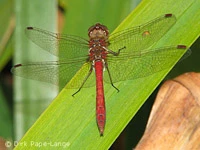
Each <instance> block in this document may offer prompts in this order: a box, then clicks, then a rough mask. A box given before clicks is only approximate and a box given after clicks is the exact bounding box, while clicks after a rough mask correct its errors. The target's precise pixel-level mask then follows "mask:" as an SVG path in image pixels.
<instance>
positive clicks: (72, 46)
mask: <svg viewBox="0 0 200 150" xmlns="http://www.w3.org/2000/svg"><path fill="white" fill-rule="evenodd" d="M25 33H26V35H27V37H28V38H29V39H30V40H31V41H33V42H34V43H35V44H36V45H38V46H39V47H41V48H42V49H44V50H46V51H48V52H50V53H51V54H53V55H56V56H59V58H60V59H62V58H64V59H69V58H70V59H71V58H77V57H79V56H84V55H87V54H88V42H87V40H85V39H83V38H81V37H78V36H72V35H64V34H59V33H52V32H49V31H46V30H42V29H39V28H35V27H27V28H26V30H25Z"/></svg>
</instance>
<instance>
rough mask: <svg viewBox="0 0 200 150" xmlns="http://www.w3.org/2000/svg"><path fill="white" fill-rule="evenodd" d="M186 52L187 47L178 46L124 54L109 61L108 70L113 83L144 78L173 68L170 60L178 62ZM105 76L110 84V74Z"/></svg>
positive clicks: (112, 57)
mask: <svg viewBox="0 0 200 150" xmlns="http://www.w3.org/2000/svg"><path fill="white" fill-rule="evenodd" d="M184 51H186V46H182V45H178V46H172V47H163V48H158V49H152V50H151V49H149V50H147V51H142V52H132V53H122V54H121V55H119V56H111V57H110V58H109V59H108V61H107V62H108V69H109V71H110V74H111V78H112V81H113V83H114V82H118V81H123V80H133V79H137V78H142V77H146V76H149V75H152V74H154V73H156V72H159V71H162V70H164V69H167V68H169V67H171V66H172V65H173V63H174V62H173V61H169V60H172V59H174V60H176V59H177V58H178V57H180V56H181V54H182V53H183V52H184ZM104 76H105V78H104V79H105V81H106V82H108V83H110V78H109V76H108V74H107V73H105V75H104Z"/></svg>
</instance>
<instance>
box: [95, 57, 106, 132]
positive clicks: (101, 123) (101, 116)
mask: <svg viewBox="0 0 200 150" xmlns="http://www.w3.org/2000/svg"><path fill="white" fill-rule="evenodd" d="M95 74H96V93H97V94H96V120H97V125H98V128H99V132H100V134H101V135H103V132H104V127H105V121H106V108H105V99H104V88H103V61H100V60H99V61H96V62H95Z"/></svg>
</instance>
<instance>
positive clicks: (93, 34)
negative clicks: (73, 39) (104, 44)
mask: <svg viewBox="0 0 200 150" xmlns="http://www.w3.org/2000/svg"><path fill="white" fill-rule="evenodd" d="M108 35H109V31H108V28H107V27H106V26H104V25H102V24H100V23H97V24H95V25H93V26H91V27H90V28H89V29H88V36H89V37H90V38H105V39H107V38H108Z"/></svg>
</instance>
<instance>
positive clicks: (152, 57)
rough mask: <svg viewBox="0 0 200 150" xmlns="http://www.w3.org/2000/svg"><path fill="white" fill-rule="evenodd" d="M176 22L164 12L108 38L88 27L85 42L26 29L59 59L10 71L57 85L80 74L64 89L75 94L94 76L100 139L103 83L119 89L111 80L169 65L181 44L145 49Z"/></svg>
mask: <svg viewBox="0 0 200 150" xmlns="http://www.w3.org/2000/svg"><path fill="white" fill-rule="evenodd" d="M175 22H176V17H175V16H174V15H172V14H165V15H163V16H160V17H158V18H156V19H154V20H152V21H150V22H148V23H146V24H143V25H140V26H137V27H134V28H129V29H126V30H123V31H120V32H117V33H113V34H111V35H109V31H108V29H107V27H106V26H104V25H102V24H100V23H97V24H95V25H94V26H91V27H90V28H89V29H88V36H89V40H86V39H83V38H80V37H78V36H72V35H63V34H59V33H52V32H49V31H45V30H42V29H38V28H35V27H27V28H26V35H27V36H28V38H30V39H31V40H32V41H33V42H34V43H35V44H37V45H38V46H40V47H41V48H43V49H44V50H46V51H48V52H50V53H51V54H53V55H56V56H59V61H44V62H35V63H29V64H17V65H15V66H14V67H13V68H12V72H13V73H14V74H15V75H18V76H21V77H25V78H30V79H34V80H40V81H44V82H49V83H52V84H57V85H58V84H59V85H61V87H64V86H65V84H66V83H68V82H69V81H70V79H71V78H72V77H73V76H75V74H79V75H78V79H76V76H75V78H74V79H73V80H71V81H70V82H69V83H68V85H67V88H77V89H78V91H77V92H79V91H80V90H81V88H82V87H90V86H93V85H94V78H95V76H96V120H97V125H98V128H99V132H100V135H103V133H104V127H105V121H106V108H105V98H104V86H103V84H104V82H103V79H104V81H105V82H106V83H110V84H111V85H112V86H113V87H114V88H115V89H116V90H117V91H119V90H118V89H117V87H115V86H114V83H115V82H118V81H123V80H132V79H136V78H142V77H146V76H149V75H151V74H153V73H156V72H159V71H162V70H164V69H166V68H169V67H170V66H171V65H172V62H169V59H170V58H177V57H178V56H180V55H181V54H182V52H183V50H184V51H185V50H186V46H184V45H177V46H167V47H162V48H157V49H151V48H150V47H151V46H152V45H153V44H155V43H156V42H157V41H158V40H159V39H161V38H162V36H163V35H164V34H165V33H166V32H167V31H168V30H169V29H170V28H171V27H172V26H173V25H174V24H175ZM58 50H59V51H58ZM88 51H89V53H88ZM80 68H81V70H80ZM93 70H94V71H93ZM80 78H81V79H82V80H80ZM77 92H76V93H77ZM76 93H74V94H73V96H74V95H75V94H76Z"/></svg>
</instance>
